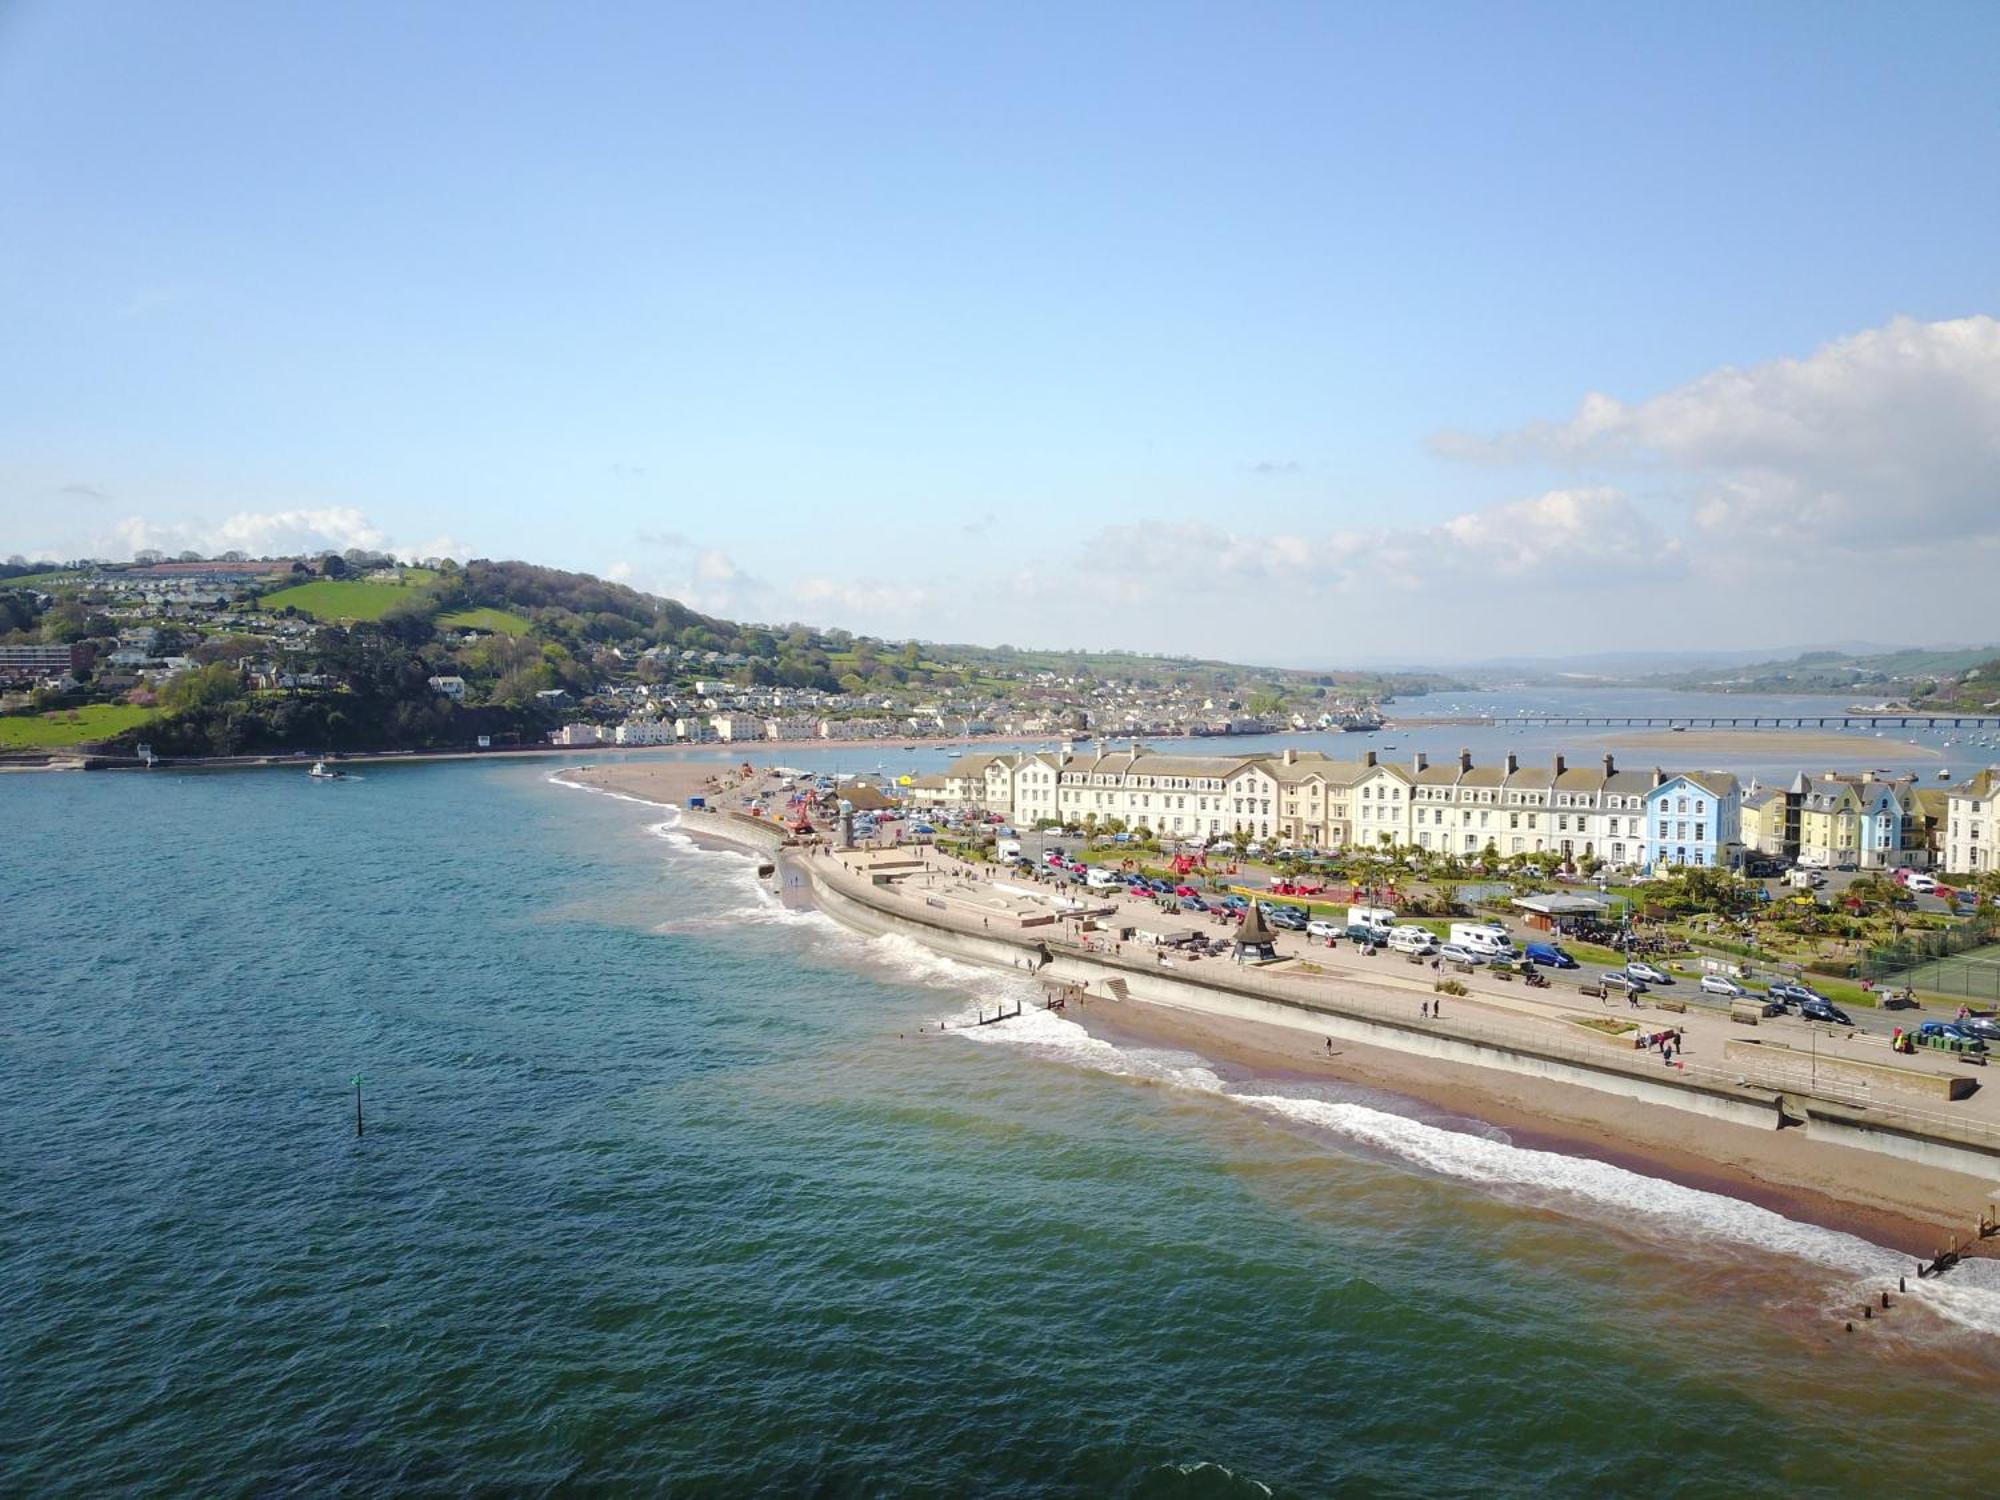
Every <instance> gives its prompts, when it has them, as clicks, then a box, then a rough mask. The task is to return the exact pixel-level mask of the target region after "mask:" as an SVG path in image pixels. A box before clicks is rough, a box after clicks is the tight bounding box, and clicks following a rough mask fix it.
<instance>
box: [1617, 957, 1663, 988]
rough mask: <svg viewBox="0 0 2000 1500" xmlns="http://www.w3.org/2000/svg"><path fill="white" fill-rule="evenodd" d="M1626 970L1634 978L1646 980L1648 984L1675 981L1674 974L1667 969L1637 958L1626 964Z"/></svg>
mask: <svg viewBox="0 0 2000 1500" xmlns="http://www.w3.org/2000/svg"><path fill="white" fill-rule="evenodd" d="M1625 972H1626V973H1627V974H1630V975H1631V976H1632V977H1633V978H1634V979H1643V980H1645V981H1646V983H1648V984H1672V983H1673V982H1674V976H1673V975H1671V974H1669V973H1668V972H1667V971H1666V970H1665V969H1658V968H1655V967H1653V965H1651V964H1648V963H1641V962H1640V961H1639V960H1638V959H1636V958H1635V959H1633V960H1632V961H1631V962H1629V963H1627V964H1626V965H1625Z"/></svg>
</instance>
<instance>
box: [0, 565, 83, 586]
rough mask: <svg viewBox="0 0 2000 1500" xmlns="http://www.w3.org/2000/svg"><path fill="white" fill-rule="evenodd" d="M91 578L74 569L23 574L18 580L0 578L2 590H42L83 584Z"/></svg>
mask: <svg viewBox="0 0 2000 1500" xmlns="http://www.w3.org/2000/svg"><path fill="white" fill-rule="evenodd" d="M89 576H90V575H89V574H88V573H79V572H77V571H75V570H74V569H72V568H59V569H57V570H56V571H55V572H53V573H23V574H22V575H21V576H20V577H18V578H0V589H11V588H30V589H40V588H47V587H49V586H50V585H51V584H57V583H82V582H83V581H84V579H86V578H88V577H89Z"/></svg>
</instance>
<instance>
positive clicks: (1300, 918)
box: [1264, 906, 1309, 932]
mask: <svg viewBox="0 0 2000 1500" xmlns="http://www.w3.org/2000/svg"><path fill="white" fill-rule="evenodd" d="M1264 916H1265V918H1266V919H1267V920H1268V921H1269V922H1270V924H1271V925H1272V926H1273V927H1282V928H1283V929H1284V930H1285V931H1287V932H1304V931H1305V930H1306V927H1307V926H1308V925H1309V924H1308V923H1307V920H1306V914H1305V913H1304V912H1302V911H1300V910H1299V909H1298V908H1297V907H1296V906H1267V907H1265V908H1264Z"/></svg>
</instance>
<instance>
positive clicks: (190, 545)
mask: <svg viewBox="0 0 2000 1500" xmlns="http://www.w3.org/2000/svg"><path fill="white" fill-rule="evenodd" d="M388 544H389V536H388V533H387V532H385V531H383V530H382V529H381V528H380V527H379V526H377V525H376V524H375V523H374V522H373V521H371V520H369V519H368V517H367V516H365V515H363V514H362V513H361V512H360V511H358V510H355V509H354V508H353V507H351V506H331V507H327V508H325V509H320V510H280V511H247V510H246V511H238V512H237V513H236V514H234V515H232V516H226V517H224V518H223V519H222V520H220V521H173V522H156V521H148V520H147V519H145V518H144V517H143V516H127V517H125V518H124V519H123V520H121V521H117V522H115V523H113V525H112V526H111V527H110V529H109V530H108V531H105V532H102V533H100V534H99V536H98V539H97V541H96V543H95V544H94V545H93V548H92V550H93V551H94V552H97V553H100V554H103V555H108V556H113V557H120V556H122V557H129V556H131V555H132V554H133V553H135V552H141V551H145V550H146V549H148V548H151V549H155V550H158V551H161V552H182V551H190V550H192V551H196V552H205V553H217V552H232V551H233V552H244V553H247V554H249V555H250V556H252V557H280V556H287V555H289V554H292V553H301V552H345V551H346V550H347V549H348V548H350V547H363V548H366V549H368V550H369V551H381V550H384V549H386V548H387V547H388Z"/></svg>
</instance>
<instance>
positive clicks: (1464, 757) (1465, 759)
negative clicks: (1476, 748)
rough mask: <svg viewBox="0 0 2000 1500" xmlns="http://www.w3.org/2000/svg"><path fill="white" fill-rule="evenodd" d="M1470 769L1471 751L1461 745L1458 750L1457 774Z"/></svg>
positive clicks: (1462, 773)
mask: <svg viewBox="0 0 2000 1500" xmlns="http://www.w3.org/2000/svg"><path fill="white" fill-rule="evenodd" d="M1471 769H1472V752H1471V751H1470V750H1467V749H1464V748H1463V747H1461V748H1460V749H1459V752H1458V774H1459V775H1461V776H1463V775H1464V774H1465V773H1466V772H1467V771H1470V770H1471Z"/></svg>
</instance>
